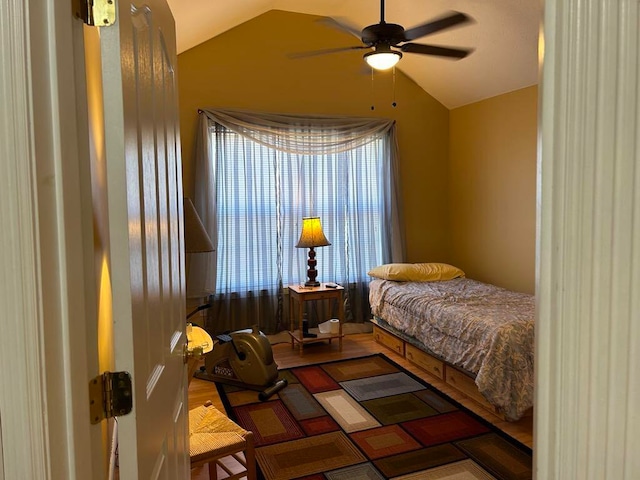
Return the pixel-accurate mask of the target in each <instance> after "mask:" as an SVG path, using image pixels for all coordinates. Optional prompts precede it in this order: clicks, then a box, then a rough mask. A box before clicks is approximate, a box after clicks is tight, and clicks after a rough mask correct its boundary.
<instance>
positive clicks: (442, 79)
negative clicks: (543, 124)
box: [168, 0, 542, 108]
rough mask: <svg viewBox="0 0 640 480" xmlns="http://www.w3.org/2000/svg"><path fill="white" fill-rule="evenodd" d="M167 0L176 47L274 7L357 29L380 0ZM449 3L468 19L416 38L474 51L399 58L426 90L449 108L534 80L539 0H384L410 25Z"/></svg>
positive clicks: (391, 16) (389, 18) (388, 11)
mask: <svg viewBox="0 0 640 480" xmlns="http://www.w3.org/2000/svg"><path fill="white" fill-rule="evenodd" d="M168 2H169V5H170V7H171V10H172V12H173V15H174V17H175V21H176V30H177V41H178V53H181V52H183V51H185V50H188V49H190V48H192V47H194V46H196V45H198V44H200V43H202V42H204V41H206V40H209V39H210V38H213V37H215V36H216V35H219V34H221V33H223V32H225V31H227V30H229V29H231V28H233V27H235V26H237V25H239V24H241V23H244V22H246V21H248V20H251V19H252V18H254V17H256V16H258V15H261V14H263V13H265V12H267V11H269V10H273V9H277V10H286V11H291V12H297V13H305V14H312V15H319V16H326V17H331V18H333V19H335V20H337V21H338V22H339V23H341V24H344V25H349V26H351V27H353V28H354V29H356V30H361V29H362V28H364V27H366V26H367V25H372V24H376V23H378V22H379V21H380V2H379V0H168ZM451 11H459V12H464V13H465V14H467V15H469V16H470V17H472V19H473V22H471V23H467V24H464V25H462V26H459V27H456V28H452V29H448V30H444V31H442V32H439V33H435V34H433V35H429V36H427V37H423V38H420V39H416V40H415V42H416V43H427V44H432V45H442V46H449V47H460V48H472V49H473V53H472V54H471V55H469V56H468V57H466V58H464V59H462V60H449V59H446V58H441V57H432V56H426V55H419V54H412V53H405V54H404V56H403V58H402V59H401V60H400V63H398V66H397V68H398V69H400V70H402V72H404V73H405V74H406V75H408V76H409V77H410V78H412V79H413V80H414V81H415V82H416V83H417V84H418V85H420V86H421V87H422V88H423V89H424V90H425V91H426V92H427V93H429V94H430V95H432V96H433V97H434V98H436V99H437V100H438V101H439V102H440V103H442V104H443V105H444V106H446V107H447V108H455V107H459V106H462V105H466V104H469V103H473V102H477V101H479V100H482V99H485V98H490V97H494V96H496V95H500V94H502V93H506V92H510V91H513V90H518V89H520V88H524V87H527V86H530V85H534V84H536V83H537V82H538V32H539V30H540V24H541V17H542V2H540V1H537V0H448V1H445V0H429V1H426V0H387V1H386V5H385V21H386V22H387V23H396V24H400V25H402V26H404V27H405V28H406V29H408V28H411V27H414V26H417V25H421V24H423V23H425V22H427V21H430V20H432V19H436V18H438V17H440V16H442V15H443V14H446V13H448V12H451ZM327 28H330V27H327ZM295 41H296V39H295V38H292V39H291V44H292V51H295ZM360 44H361V43H360V41H359V39H358V38H356V37H355V36H354V37H353V42H351V43H348V44H345V47H348V46H355V45H360ZM256 48H259V46H256ZM364 51H366V50H363V52H364ZM230 54H233V46H230ZM332 55H340V53H333V54H332ZM363 65H364V63H363Z"/></svg>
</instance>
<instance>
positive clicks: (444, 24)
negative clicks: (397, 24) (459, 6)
mask: <svg viewBox="0 0 640 480" xmlns="http://www.w3.org/2000/svg"><path fill="white" fill-rule="evenodd" d="M469 21H471V17H469V16H468V15H465V14H464V13H460V12H452V13H451V14H449V15H446V16H444V17H442V18H439V19H437V20H432V21H431V22H429V23H425V24H424V25H419V26H417V27H413V28H410V29H409V30H406V31H405V32H404V38H405V40H415V39H416V38H420V37H424V36H425V35H430V34H432V33H436V32H439V31H440V30H445V29H447V28H451V27H455V26H456V25H460V24H463V23H466V22H469Z"/></svg>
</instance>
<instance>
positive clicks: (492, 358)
mask: <svg viewBox="0 0 640 480" xmlns="http://www.w3.org/2000/svg"><path fill="white" fill-rule="evenodd" d="M369 301H370V304H371V309H372V313H373V314H374V315H375V316H377V317H380V318H381V319H383V320H384V321H386V322H387V323H389V324H390V325H391V326H392V327H394V328H396V329H397V330H399V331H401V332H403V333H404V334H406V335H408V336H411V337H413V338H415V339H416V340H418V341H419V342H420V343H422V344H424V346H425V347H426V349H427V350H428V351H430V352H432V353H433V354H435V355H436V356H439V357H441V358H442V359H444V360H446V361H447V362H448V363H451V364H453V365H455V366H458V367H460V368H462V369H464V370H466V371H468V372H471V373H473V374H475V375H476V379H475V382H476V385H477V386H478V389H479V391H480V392H481V393H482V394H483V395H484V396H485V398H486V399H487V400H488V401H489V402H490V403H491V404H492V405H495V406H496V407H498V408H499V409H500V410H501V411H502V412H503V414H504V415H505V417H506V418H507V419H508V420H517V419H518V418H520V417H521V416H522V414H523V413H524V412H525V411H526V410H527V409H528V408H530V407H531V406H532V405H533V379H534V377H533V359H534V355H533V344H534V318H535V313H534V297H533V295H529V294H524V293H517V292H511V291H509V290H505V289H503V288H499V287H496V286H494V285H489V284H486V283H481V282H478V281H475V280H470V279H467V278H457V279H455V280H448V281H441V282H395V281H389V280H380V279H374V280H372V281H371V283H370V291H369Z"/></svg>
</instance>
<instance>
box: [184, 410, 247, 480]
mask: <svg viewBox="0 0 640 480" xmlns="http://www.w3.org/2000/svg"><path fill="white" fill-rule="evenodd" d="M240 452H244V458H243V457H242V456H240V455H239V453H240ZM189 453H190V456H191V467H192V468H193V467H196V466H199V465H204V464H205V463H208V464H209V476H210V478H211V479H216V478H217V473H216V472H217V470H216V465H219V466H220V467H221V468H222V469H223V470H225V471H226V473H227V475H228V477H226V478H241V476H240V475H242V476H246V477H247V478H248V479H249V480H252V479H255V478H256V472H255V469H256V467H255V450H254V446H253V433H252V432H250V431H248V430H245V429H244V428H242V427H240V426H239V425H238V424H236V423H235V422H233V421H232V420H230V419H229V418H227V416H226V415H224V414H223V413H222V412H220V411H219V410H218V409H217V408H215V407H214V406H213V405H212V404H211V403H210V402H208V403H207V404H205V405H204V406H201V407H197V408H194V409H193V410H190V411H189ZM229 455H231V456H233V458H235V459H236V461H237V462H238V463H240V464H241V465H242V466H243V467H244V468H245V469H246V472H243V473H242V474H232V473H231V472H230V471H229V470H228V468H227V467H226V466H225V465H224V464H223V463H221V462H217V460H218V459H220V458H222V457H225V456H229Z"/></svg>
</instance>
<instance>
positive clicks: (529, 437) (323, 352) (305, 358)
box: [189, 333, 533, 480]
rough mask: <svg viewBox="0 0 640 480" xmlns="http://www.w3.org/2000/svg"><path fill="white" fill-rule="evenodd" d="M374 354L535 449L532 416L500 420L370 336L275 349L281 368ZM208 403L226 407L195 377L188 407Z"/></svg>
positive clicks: (196, 478)
mask: <svg viewBox="0 0 640 480" xmlns="http://www.w3.org/2000/svg"><path fill="white" fill-rule="evenodd" d="M373 353H384V354H385V355H386V356H387V357H388V358H390V359H391V360H393V361H394V362H396V363H398V364H399V365H402V366H403V367H404V368H405V369H407V370H409V371H410V372H412V373H413V374H414V375H416V376H418V377H420V378H422V379H423V380H424V381H426V382H427V383H429V384H431V385H433V386H434V387H435V388H437V389H438V390H440V391H441V392H443V393H445V394H447V395H449V396H450V397H451V398H453V399H454V400H456V401H457V402H459V403H460V404H462V405H464V406H465V407H467V408H468V409H469V410H472V411H473V412H475V413H476V414H477V415H480V416H481V417H483V418H484V419H485V420H487V421H489V422H491V423H492V424H494V425H495V426H496V427H498V428H500V429H501V430H502V431H504V432H505V433H507V434H508V435H510V436H512V437H513V438H515V439H517V440H518V441H520V442H522V443H523V444H525V445H527V446H529V447H530V448H533V418H532V417H525V418H523V419H521V420H519V421H518V422H506V421H504V420H501V419H500V418H498V417H496V416H495V415H493V414H492V413H491V412H489V411H487V410H485V409H484V408H482V407H480V406H478V404H476V403H475V402H473V401H471V400H469V399H468V398H466V397H465V396H464V395H462V394H461V393H458V391H457V390H454V389H453V388H451V387H450V386H449V385H447V384H446V383H444V382H443V381H441V380H439V379H437V378H435V377H433V376H431V375H429V374H428V373H426V372H424V370H421V369H420V368H419V367H417V366H415V365H414V364H412V363H411V362H409V361H408V360H406V359H404V358H403V357H401V356H400V355H398V354H397V353H395V352H394V351H392V350H390V349H388V348H386V347H384V346H382V345H380V344H378V343H376V342H375V340H374V339H373V335H372V334H371V333H361V334H354V335H347V336H345V337H344V339H343V342H342V351H339V350H338V346H337V343H332V344H328V343H326V342H325V343H315V344H308V345H305V348H304V355H302V356H300V354H299V353H298V348H297V347H296V348H295V349H292V348H291V345H290V344H289V343H280V344H277V345H274V346H273V356H274V358H275V360H276V363H277V364H278V367H279V368H291V367H297V366H300V365H309V364H313V363H322V362H328V361H331V360H339V359H342V358H354V357H362V356H365V355H370V354H373ZM207 400H211V401H212V402H213V404H214V405H215V406H216V407H217V408H219V409H220V410H222V411H224V407H223V406H222V402H221V401H220V397H219V396H218V394H217V391H216V387H215V385H214V384H213V383H211V382H208V381H206V380H200V379H197V378H194V379H193V380H192V381H191V384H190V386H189V408H195V407H197V406H199V405H202V404H204V403H205V402H206V401H207ZM206 472H207V470H206V468H205V469H201V468H199V469H193V470H192V471H191V480H205V479H207V478H208V475H207V473H206Z"/></svg>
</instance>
